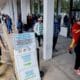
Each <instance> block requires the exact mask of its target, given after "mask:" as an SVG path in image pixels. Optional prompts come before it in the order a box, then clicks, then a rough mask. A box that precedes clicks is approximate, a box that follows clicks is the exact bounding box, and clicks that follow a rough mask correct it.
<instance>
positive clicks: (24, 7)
mask: <svg viewBox="0 0 80 80" xmlns="http://www.w3.org/2000/svg"><path fill="white" fill-rule="evenodd" d="M28 14H30V0H21V15H22V21H23V23H24V24H26V23H27V15H28Z"/></svg>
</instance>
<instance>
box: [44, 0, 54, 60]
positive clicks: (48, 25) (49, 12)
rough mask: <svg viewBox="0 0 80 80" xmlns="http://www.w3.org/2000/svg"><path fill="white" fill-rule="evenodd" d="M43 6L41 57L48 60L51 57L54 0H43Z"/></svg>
mask: <svg viewBox="0 0 80 80" xmlns="http://www.w3.org/2000/svg"><path fill="white" fill-rule="evenodd" d="M43 6H44V14H43V16H44V17H43V18H44V21H43V29H44V30H43V36H44V39H43V58H44V60H48V59H51V58H52V44H53V23H54V0H44V1H43Z"/></svg>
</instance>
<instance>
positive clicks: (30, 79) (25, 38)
mask: <svg viewBox="0 0 80 80" xmlns="http://www.w3.org/2000/svg"><path fill="white" fill-rule="evenodd" d="M13 37H14V38H13V45H14V59H15V71H16V73H17V77H18V79H19V80H41V79H40V74H39V69H38V63H37V53H36V42H35V36H34V33H33V32H30V33H22V34H14V36H13Z"/></svg>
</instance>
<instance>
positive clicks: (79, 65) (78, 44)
mask: <svg viewBox="0 0 80 80" xmlns="http://www.w3.org/2000/svg"><path fill="white" fill-rule="evenodd" d="M71 33H72V41H71V44H70V46H69V53H72V49H74V52H75V55H76V59H75V66H74V71H75V73H76V74H77V75H79V76H80V20H77V21H76V22H75V23H74V24H73V26H72V29H71Z"/></svg>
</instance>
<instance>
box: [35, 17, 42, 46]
mask: <svg viewBox="0 0 80 80" xmlns="http://www.w3.org/2000/svg"><path fill="white" fill-rule="evenodd" d="M34 32H35V36H36V37H37V39H38V45H39V46H41V39H43V23H42V17H40V18H38V22H36V23H35V25H34Z"/></svg>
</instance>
